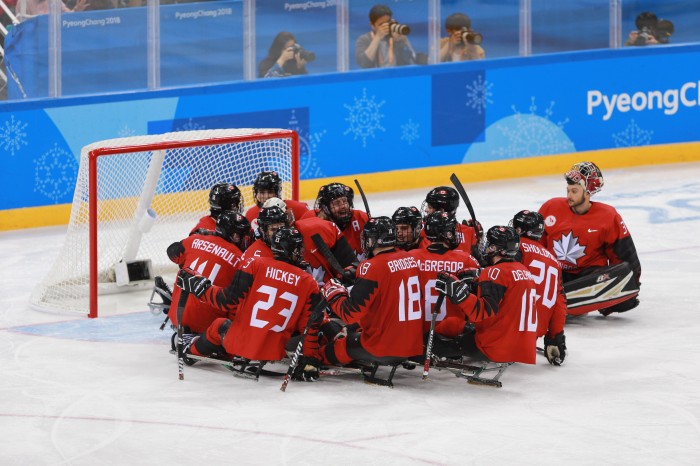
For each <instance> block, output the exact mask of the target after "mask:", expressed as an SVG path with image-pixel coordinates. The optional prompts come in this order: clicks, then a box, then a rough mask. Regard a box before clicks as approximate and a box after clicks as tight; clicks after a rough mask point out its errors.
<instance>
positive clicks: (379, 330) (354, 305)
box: [331, 250, 423, 357]
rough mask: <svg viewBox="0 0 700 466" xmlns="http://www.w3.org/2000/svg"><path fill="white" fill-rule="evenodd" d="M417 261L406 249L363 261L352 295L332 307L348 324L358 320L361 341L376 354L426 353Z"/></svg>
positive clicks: (376, 355)
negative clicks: (424, 349)
mask: <svg viewBox="0 0 700 466" xmlns="http://www.w3.org/2000/svg"><path fill="white" fill-rule="evenodd" d="M418 273H419V270H418V262H417V261H416V259H415V258H414V257H413V256H411V255H410V254H409V253H408V252H406V251H401V250H397V251H391V252H383V253H380V254H378V255H376V256H374V257H372V258H371V259H367V260H365V261H362V262H360V265H359V266H358V268H357V280H356V281H355V285H354V286H353V287H352V290H351V291H350V295H349V296H346V297H340V298H339V299H337V300H336V301H335V302H334V303H333V304H332V305H331V308H332V310H333V312H335V314H336V315H338V316H339V317H340V318H341V319H342V320H343V321H345V322H346V323H348V324H351V323H354V322H358V323H359V324H360V328H361V329H362V332H361V336H360V344H361V345H362V347H363V348H364V349H365V350H366V351H367V352H369V353H370V354H372V355H373V356H375V357H384V356H394V357H411V356H417V355H420V354H422V353H423V307H422V305H421V292H420V282H419V279H418Z"/></svg>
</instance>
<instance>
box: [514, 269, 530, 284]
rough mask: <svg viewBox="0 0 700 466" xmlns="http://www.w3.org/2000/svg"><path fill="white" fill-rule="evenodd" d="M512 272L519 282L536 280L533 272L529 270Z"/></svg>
mask: <svg viewBox="0 0 700 466" xmlns="http://www.w3.org/2000/svg"><path fill="white" fill-rule="evenodd" d="M511 273H512V274H513V280H515V281H516V282H519V281H520V280H532V281H534V280H535V279H534V278H532V274H531V273H530V271H529V270H511Z"/></svg>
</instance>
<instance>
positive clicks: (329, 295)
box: [321, 278, 349, 306]
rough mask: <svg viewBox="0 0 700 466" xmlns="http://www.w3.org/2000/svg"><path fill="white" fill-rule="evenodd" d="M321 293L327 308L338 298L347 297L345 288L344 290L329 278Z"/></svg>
mask: <svg viewBox="0 0 700 466" xmlns="http://www.w3.org/2000/svg"><path fill="white" fill-rule="evenodd" d="M321 293H322V294H323V297H324V298H326V302H327V303H328V305H329V306H330V305H331V304H333V303H334V302H335V301H337V300H338V299H339V298H341V297H343V296H345V297H347V296H349V294H348V290H347V288H345V287H344V286H343V284H342V283H340V282H339V281H338V280H336V279H335V278H331V279H330V280H329V281H328V282H327V283H326V284H325V285H323V288H321Z"/></svg>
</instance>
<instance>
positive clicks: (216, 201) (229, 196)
mask: <svg viewBox="0 0 700 466" xmlns="http://www.w3.org/2000/svg"><path fill="white" fill-rule="evenodd" d="M243 208H244V207H243V199H241V190H240V189H238V186H236V185H235V184H232V183H223V182H222V183H216V184H215V185H214V186H212V188H211V190H210V191H209V210H210V211H211V216H212V217H214V218H217V217H218V216H219V214H220V213H221V212H223V211H224V210H232V211H234V212H236V213H239V214H240V213H243Z"/></svg>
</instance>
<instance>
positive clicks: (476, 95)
mask: <svg viewBox="0 0 700 466" xmlns="http://www.w3.org/2000/svg"><path fill="white" fill-rule="evenodd" d="M466 88H467V103H466V106H467V107H469V108H472V109H474V110H477V111H478V112H479V115H481V113H482V112H485V111H486V105H487V104H492V103H493V100H491V97H493V94H492V93H491V88H493V83H490V82H488V81H486V80H485V79H484V77H483V76H481V75H479V77H478V78H477V79H475V80H474V82H472V83H471V85H470V84H467V86H466Z"/></svg>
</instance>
